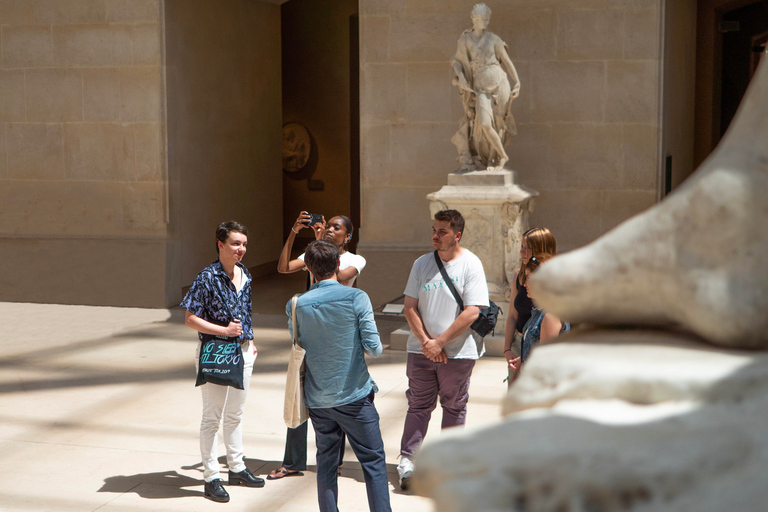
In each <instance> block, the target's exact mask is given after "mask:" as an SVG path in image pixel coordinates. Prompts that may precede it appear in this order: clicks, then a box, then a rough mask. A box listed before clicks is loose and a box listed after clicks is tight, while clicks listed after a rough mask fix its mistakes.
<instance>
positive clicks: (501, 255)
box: [427, 170, 539, 355]
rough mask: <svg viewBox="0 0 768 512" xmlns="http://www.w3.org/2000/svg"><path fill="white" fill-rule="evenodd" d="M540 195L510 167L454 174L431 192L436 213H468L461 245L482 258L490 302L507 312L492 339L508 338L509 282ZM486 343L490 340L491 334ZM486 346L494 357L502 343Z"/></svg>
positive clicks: (432, 207)
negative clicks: (443, 184) (520, 183)
mask: <svg viewBox="0 0 768 512" xmlns="http://www.w3.org/2000/svg"><path fill="white" fill-rule="evenodd" d="M538 195H539V193H538V192H536V191H535V190H532V189H529V188H526V187H524V186H522V185H518V184H517V183H515V172H514V171H508V170H502V171H473V172H467V173H459V172H454V173H450V174H449V175H448V184H447V185H446V186H444V187H443V188H441V189H440V190H439V191H437V192H433V193H431V194H429V195H427V199H429V201H430V205H429V210H430V214H431V215H432V216H434V215H435V213H437V212H438V211H440V210H445V209H455V210H458V211H460V212H461V213H462V215H464V219H465V221H466V225H465V227H464V235H463V237H462V240H461V246H462V247H464V248H466V249H469V250H470V251H472V252H473V253H475V254H476V255H477V257H478V258H480V260H481V261H482V262H483V266H484V268H485V276H486V279H487V280H488V291H489V293H490V297H491V300H492V301H494V302H495V303H497V304H498V305H499V306H500V307H501V308H502V309H503V311H504V314H503V315H502V316H501V317H500V318H499V324H498V325H497V326H496V330H495V335H494V336H493V338H501V340H503V339H504V327H505V325H506V318H507V316H508V315H507V311H508V310H509V301H510V283H511V282H512V279H513V277H514V274H515V270H517V269H518V268H520V244H521V241H522V236H523V233H524V232H525V230H526V229H528V214H529V213H531V212H532V211H533V203H534V199H535V197H536V196H538ZM486 341H491V340H490V337H488V338H486ZM486 345H487V346H486V349H487V350H488V353H489V355H497V354H496V353H497V352H498V354H500V353H501V351H502V348H501V345H499V346H498V347H497V346H496V345H497V343H493V342H491V343H486ZM497 349H498V350H497Z"/></svg>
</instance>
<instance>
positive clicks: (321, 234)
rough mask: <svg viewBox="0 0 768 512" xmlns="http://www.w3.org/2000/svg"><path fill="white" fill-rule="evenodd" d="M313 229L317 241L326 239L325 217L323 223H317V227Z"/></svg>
mask: <svg viewBox="0 0 768 512" xmlns="http://www.w3.org/2000/svg"><path fill="white" fill-rule="evenodd" d="M312 229H314V230H315V240H322V239H323V238H325V232H326V229H325V215H323V222H315V225H314V226H312Z"/></svg>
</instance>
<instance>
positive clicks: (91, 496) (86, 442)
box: [0, 274, 506, 512]
mask: <svg viewBox="0 0 768 512" xmlns="http://www.w3.org/2000/svg"><path fill="white" fill-rule="evenodd" d="M302 283H303V281H302V276H301V275H300V274H299V275H297V276H295V277H294V276H290V277H289V276H274V277H270V278H265V279H264V280H262V281H260V283H259V286H258V287H256V288H255V289H254V313H255V315H254V324H255V329H254V335H255V339H256V345H257V347H258V350H259V356H258V359H257V361H256V366H255V370H254V375H253V378H252V380H251V386H250V395H249V398H248V405H247V409H246V420H245V424H244V426H245V431H244V436H245V453H246V464H247V465H248V467H249V468H250V469H251V471H253V472H254V473H255V474H256V475H260V476H262V477H264V476H266V474H267V473H268V472H269V471H270V470H271V469H274V468H277V467H278V466H279V465H280V462H281V460H282V455H283V448H284V436H285V427H284V424H283V422H282V402H283V389H284V382H285V381H284V379H285V369H286V364H287V363H286V361H287V354H288V350H289V344H290V338H289V336H288V332H287V329H286V328H285V318H284V315H283V314H282V313H281V311H282V308H283V307H284V306H283V305H284V304H285V302H286V301H287V300H288V298H289V297H290V296H291V294H292V293H293V292H294V290H297V289H301V288H302V287H303V286H302ZM0 325H2V336H1V337H0V348H2V354H0V367H1V368H2V371H0V453H1V454H2V456H1V457H0V474H2V475H3V476H2V478H0V511H3V512H5V511H12V510H13V511H17V510H24V511H32V510H34V511H51V512H53V511H56V512H62V511H78V512H80V511H95V510H99V511H103V512H113V511H114V512H117V511H137V510H158V511H160V510H162V511H174V510H184V511H197V510H200V511H205V510H221V509H222V507H223V508H228V510H258V511H259V512H272V511H285V512H289V511H290V512H301V511H309V510H317V498H316V485H315V473H314V470H315V467H314V464H315V460H314V435H313V434H312V432H310V447H309V451H310V458H309V461H308V463H309V465H310V469H309V471H307V472H306V473H305V476H304V477H298V478H289V479H284V480H279V481H268V482H267V485H266V486H265V487H264V488H262V489H248V488H240V487H230V488H228V490H229V492H230V494H231V496H232V500H231V502H230V503H229V504H226V505H223V504H217V503H213V502H210V501H208V500H206V499H204V498H203V480H202V470H201V464H200V461H199V451H198V428H199V422H200V393H199V391H198V390H196V389H195V387H194V385H193V381H194V360H193V359H194V344H195V340H196V338H195V333H194V332H192V331H191V330H190V329H188V328H187V327H185V326H184V324H183V311H182V310H181V309H180V308H175V309H170V310H150V309H132V308H109V307H88V306H63V305H47V304H21V303H0ZM400 325H402V319H391V318H386V317H380V318H379V327H380V330H381V332H382V339H383V340H386V339H387V333H388V332H390V331H392V330H394V329H395V328H397V327H399V326H400ZM369 367H370V371H371V374H372V376H373V378H374V380H375V381H376V382H377V384H378V386H379V389H380V391H379V393H378V395H377V397H376V406H377V408H378V410H379V413H380V415H381V430H382V435H383V438H384V445H385V449H386V453H387V466H388V473H389V480H390V485H391V498H392V508H393V510H401V511H408V512H420V511H432V510H433V509H434V507H433V503H432V501H431V500H429V499H427V498H424V497H421V496H417V495H414V494H411V493H407V492H401V491H400V489H399V487H398V486H397V471H396V466H397V455H398V451H399V442H400V434H401V432H402V426H403V420H404V418H405V411H406V399H405V394H404V393H405V390H406V387H407V380H406V378H405V353H403V352H398V351H393V350H389V349H387V350H385V351H384V354H383V355H382V356H381V357H379V358H377V359H369ZM505 373H506V372H505V370H504V364H503V360H501V359H499V358H484V359H481V360H480V361H479V362H478V365H477V366H476V368H475V371H474V375H473V378H472V384H471V390H470V394H471V398H470V407H469V414H468V424H467V428H472V429H474V428H477V427H480V426H483V425H487V424H489V423H491V422H496V421H498V419H499V417H500V400H501V398H502V396H503V395H504V393H505V391H506V385H505V384H503V383H502V380H503V378H504V376H505ZM439 422H440V414H439V413H437V414H435V415H434V416H433V419H432V423H431V427H430V428H431V430H430V434H429V436H428V439H427V442H429V440H430V438H431V439H436V438H439V437H440V436H441V435H449V434H446V433H442V434H441V432H440V431H439V425H440V424H439ZM219 453H221V454H223V453H224V451H223V447H220V452H219ZM222 460H223V458H222ZM339 509H340V510H342V511H346V512H351V511H363V510H367V500H366V494H365V486H364V483H363V478H362V472H361V471H360V466H359V464H358V463H357V461H356V459H355V457H354V454H353V452H352V450H351V449H350V448H347V452H346V458H345V464H344V470H343V473H342V476H341V478H340V479H339Z"/></svg>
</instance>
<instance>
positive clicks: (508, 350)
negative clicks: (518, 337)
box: [502, 348, 512, 354]
mask: <svg viewBox="0 0 768 512" xmlns="http://www.w3.org/2000/svg"><path fill="white" fill-rule="evenodd" d="M507 352H512V349H511V348H508V349H507V350H505V351H504V352H502V353H503V354H506V353H507Z"/></svg>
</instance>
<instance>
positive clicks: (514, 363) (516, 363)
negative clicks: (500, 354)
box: [508, 357, 520, 372]
mask: <svg viewBox="0 0 768 512" xmlns="http://www.w3.org/2000/svg"><path fill="white" fill-rule="evenodd" d="M508 361H509V368H510V369H511V370H514V371H515V372H516V371H518V370H519V369H520V357H515V358H512V359H508Z"/></svg>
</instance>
